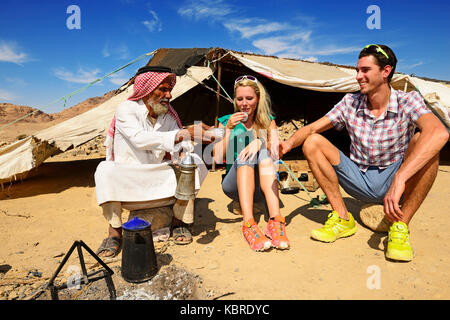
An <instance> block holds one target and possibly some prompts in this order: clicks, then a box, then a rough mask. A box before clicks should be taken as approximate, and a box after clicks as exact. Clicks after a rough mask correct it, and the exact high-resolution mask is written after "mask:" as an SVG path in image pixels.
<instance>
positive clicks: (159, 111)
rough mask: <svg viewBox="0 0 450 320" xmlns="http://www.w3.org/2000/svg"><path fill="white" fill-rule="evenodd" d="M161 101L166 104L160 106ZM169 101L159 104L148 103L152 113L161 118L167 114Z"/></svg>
mask: <svg viewBox="0 0 450 320" xmlns="http://www.w3.org/2000/svg"><path fill="white" fill-rule="evenodd" d="M162 101H166V102H167V104H166V105H163V104H161V102H162ZM168 103H169V100H165V99H163V100H161V101H160V102H159V103H153V102H151V101H149V104H150V107H151V108H152V110H153V112H154V113H155V114H156V115H157V116H163V115H165V114H166V113H167V111H169V105H168Z"/></svg>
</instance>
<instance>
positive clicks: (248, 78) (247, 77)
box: [234, 75, 258, 84]
mask: <svg viewBox="0 0 450 320" xmlns="http://www.w3.org/2000/svg"><path fill="white" fill-rule="evenodd" d="M242 80H249V81H253V82H255V83H258V79H256V78H255V77H254V76H247V75H246V76H240V77H238V78H237V79H236V80H235V81H234V84H236V83H238V82H241V81H242Z"/></svg>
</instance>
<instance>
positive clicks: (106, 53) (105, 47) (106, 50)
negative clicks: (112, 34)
mask: <svg viewBox="0 0 450 320" xmlns="http://www.w3.org/2000/svg"><path fill="white" fill-rule="evenodd" d="M102 55H103V57H104V58H108V57H109V56H110V55H111V53H110V52H109V43H108V42H106V43H105V46H104V47H103V50H102Z"/></svg>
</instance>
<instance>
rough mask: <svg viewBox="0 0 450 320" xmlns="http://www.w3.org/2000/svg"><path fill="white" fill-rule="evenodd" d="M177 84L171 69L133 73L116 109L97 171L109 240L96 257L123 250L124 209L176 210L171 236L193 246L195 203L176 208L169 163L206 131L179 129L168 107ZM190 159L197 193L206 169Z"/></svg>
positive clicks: (174, 116)
mask: <svg viewBox="0 0 450 320" xmlns="http://www.w3.org/2000/svg"><path fill="white" fill-rule="evenodd" d="M175 83H176V75H175V74H174V73H171V71H170V69H169V68H164V67H143V68H141V69H139V71H138V72H137V76H136V78H135V82H134V92H133V94H132V95H131V96H130V97H129V98H128V100H127V101H124V102H122V103H121V104H119V106H118V107H117V109H116V113H115V117H114V119H113V122H112V123H111V128H110V130H109V133H108V136H107V140H106V142H105V145H106V146H107V157H106V161H102V162H101V163H100V164H99V165H98V167H97V169H96V172H95V185H96V195H97V202H98V204H99V205H100V206H101V207H102V210H103V215H104V216H105V218H106V220H107V221H108V223H109V230H108V233H109V234H108V237H107V238H106V239H104V240H103V243H102V244H101V245H100V248H99V249H98V250H97V254H98V255H99V256H100V257H114V256H116V255H117V254H118V253H119V252H120V250H121V244H122V209H123V208H125V209H128V210H138V209H144V208H151V207H162V206H168V205H174V218H173V221H172V232H173V236H174V237H175V236H176V237H178V241H177V242H176V243H179V244H180V243H181V244H182V243H189V242H191V241H192V236H191V234H190V232H189V229H188V228H186V227H187V226H188V225H189V224H191V223H192V222H193V200H189V201H192V204H191V205H187V206H186V205H185V204H184V205H178V207H177V201H179V200H177V199H176V198H175V197H174V195H175V190H176V186H177V181H176V175H175V172H174V169H173V168H172V166H171V163H172V161H171V160H168V158H171V157H174V156H175V157H176V155H178V154H179V153H180V151H183V150H181V149H182V147H183V148H189V147H191V148H192V144H191V142H190V140H191V139H193V137H194V133H196V134H198V133H199V132H200V133H201V134H203V132H204V130H207V129H208V128H207V127H205V126H206V125H204V124H200V125H196V126H192V127H189V128H188V129H182V125H181V122H180V120H179V118H178V115H177V113H176V112H175V110H174V109H173V108H172V107H171V106H170V104H169V101H170V99H171V98H172V95H171V91H172V89H173V87H174V86H175ZM108 144H109V145H110V147H108ZM188 151H192V149H191V150H188ZM192 156H193V158H194V161H195V163H196V164H197V169H196V172H195V190H196V191H197V192H198V190H199V189H200V185H201V183H202V182H203V180H204V179H205V177H206V175H207V173H208V170H207V169H206V166H205V164H204V163H203V161H202V160H201V158H200V157H198V156H197V155H196V154H195V153H192ZM175 207H177V208H178V210H176V209H175Z"/></svg>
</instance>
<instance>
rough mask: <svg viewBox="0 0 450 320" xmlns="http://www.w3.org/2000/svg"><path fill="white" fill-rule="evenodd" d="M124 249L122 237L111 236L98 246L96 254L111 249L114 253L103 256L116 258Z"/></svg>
mask: <svg viewBox="0 0 450 320" xmlns="http://www.w3.org/2000/svg"><path fill="white" fill-rule="evenodd" d="M121 249H122V239H121V238H119V237H110V238H106V239H104V240H103V242H102V244H101V245H100V247H99V248H98V250H97V252H96V253H95V254H96V255H99V254H100V253H102V252H106V251H109V252H111V253H112V254H111V255H110V256H102V258H114V257H115V256H117V255H118V254H119V253H120V250H121Z"/></svg>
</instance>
